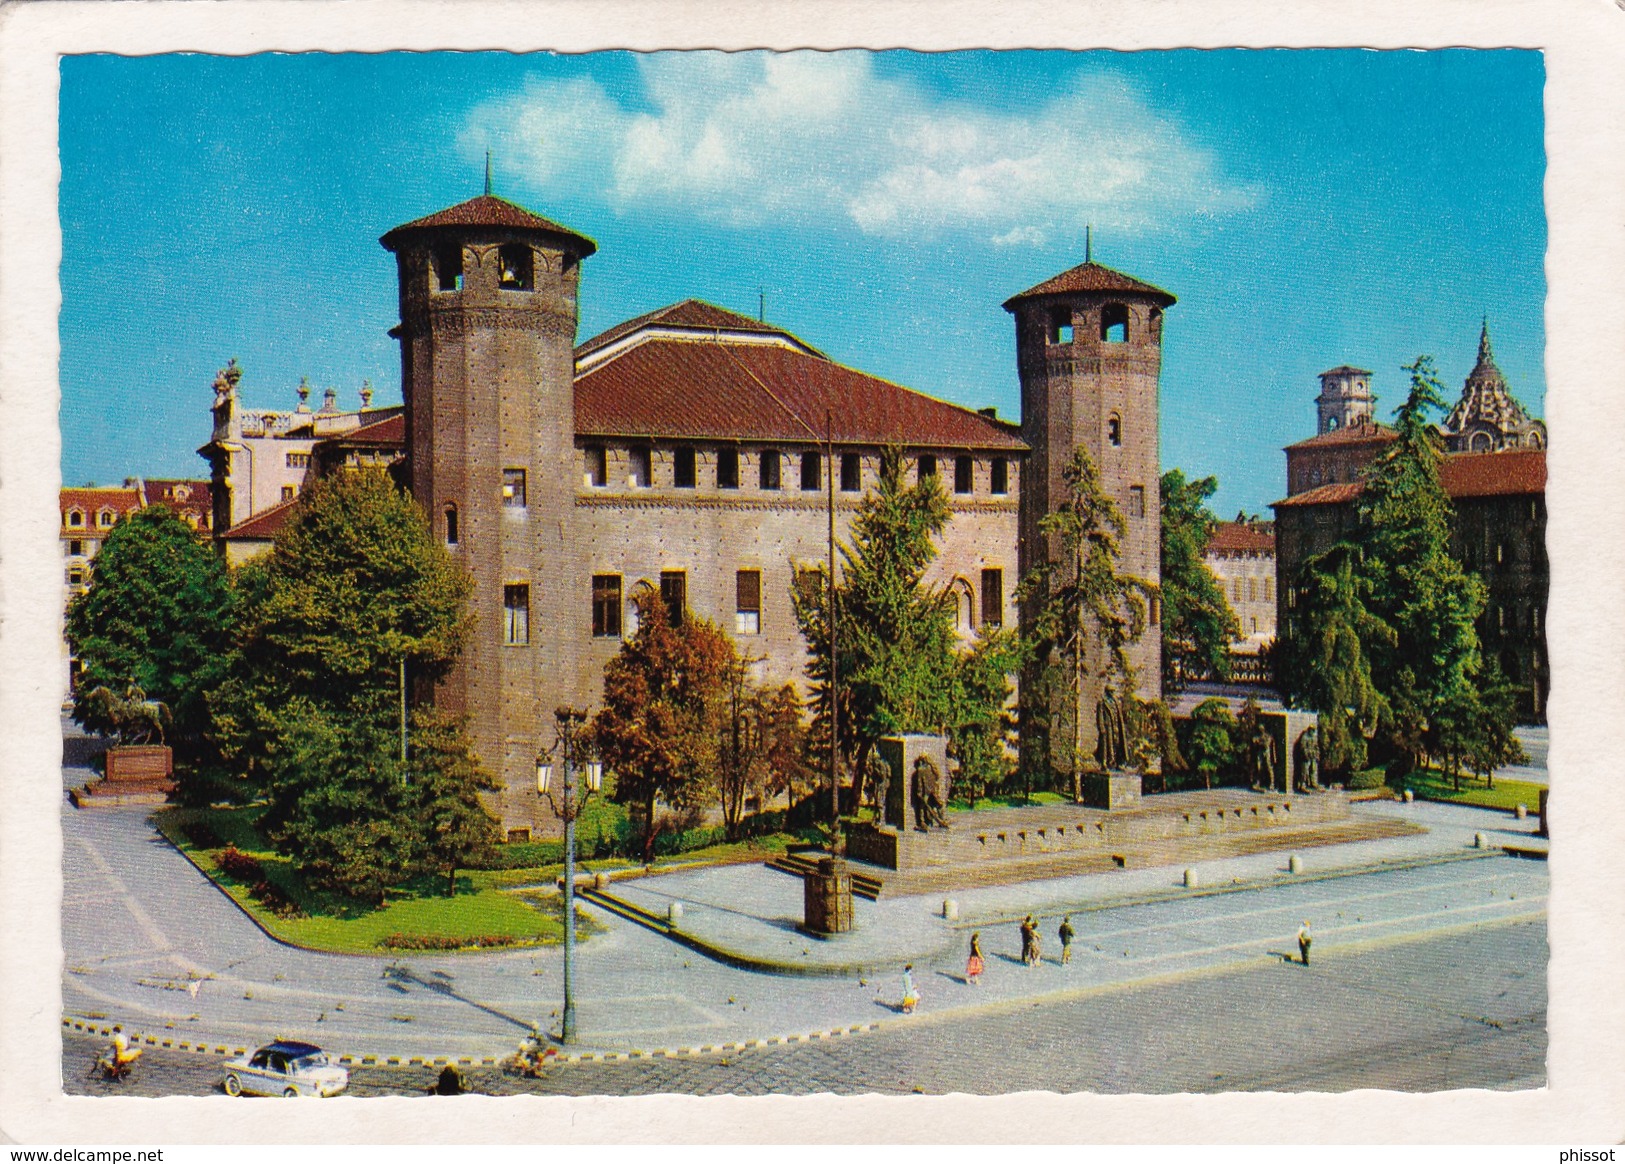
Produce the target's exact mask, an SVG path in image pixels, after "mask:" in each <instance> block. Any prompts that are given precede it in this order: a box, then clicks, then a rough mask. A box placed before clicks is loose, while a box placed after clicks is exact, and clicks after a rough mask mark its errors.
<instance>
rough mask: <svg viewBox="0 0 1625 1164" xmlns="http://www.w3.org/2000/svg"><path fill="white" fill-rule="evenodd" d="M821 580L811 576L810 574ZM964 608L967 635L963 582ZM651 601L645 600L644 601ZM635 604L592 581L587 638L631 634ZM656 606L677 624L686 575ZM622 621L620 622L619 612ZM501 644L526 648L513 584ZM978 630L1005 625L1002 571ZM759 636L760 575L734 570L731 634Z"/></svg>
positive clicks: (611, 586)
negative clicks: (663, 609)
mask: <svg viewBox="0 0 1625 1164" xmlns="http://www.w3.org/2000/svg"><path fill="white" fill-rule="evenodd" d="M809 573H810V574H811V575H813V576H821V575H819V574H818V572H817V571H816V570H814V571H810V572H809ZM958 586H959V587H960V588H962V590H963V598H964V603H963V605H961V606H958V607H956V610H955V618H956V621H957V622H958V623H959V625H960V628H961V629H964V630H969V629H972V627H973V626H974V625H975V624H974V623H973V622H972V621H971V616H970V611H971V609H972V607H971V605H970V603H971V602H972V601H973V596H971V595H970V593H969V584H968V583H965V582H964V581H963V580H962V579H960V580H958ZM652 596H653V595H652V594H650V595H649V597H652ZM639 601H640V600H639V599H634V600H633V602H632V603H630V604H624V603H623V601H622V588H621V576H620V575H619V574H594V575H593V576H592V635H593V637H594V638H597V639H618V638H621V637H622V635H623V631H624V633H626V634H629V635H631V634H636V633H637V629H638V626H637V624H638V617H637V611H638V608H639ZM660 601H661V603H662V605H664V607H665V609H666V617H667V618H668V619H669V620H670V621H671V622H672V623H673V624H681V623H682V621H683V619H684V618H685V617H686V616H687V611H688V574H687V573H686V572H685V571H682V570H663V571H661V574H660ZM623 609H624V610H625V611H626V614H627V617H626V619H625V620H624V623H623V619H622V611H623ZM502 610H503V618H502V641H503V642H504V643H505V644H506V645H508V646H511V647H522V646H526V645H528V644H529V642H530V584H529V583H528V582H514V583H509V584H508V585H505V586H504V587H503V588H502ZM981 616H982V617H981V625H982V626H985V627H989V628H992V627H998V626H1002V625H1003V624H1004V571H1003V570H1001V569H987V570H983V571H982V611H981ZM761 633H762V572H761V571H760V570H738V571H735V573H734V634H736V635H759V634H761Z"/></svg>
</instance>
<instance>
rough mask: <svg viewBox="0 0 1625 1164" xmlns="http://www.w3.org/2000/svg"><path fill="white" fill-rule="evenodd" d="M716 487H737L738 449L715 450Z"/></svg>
mask: <svg viewBox="0 0 1625 1164" xmlns="http://www.w3.org/2000/svg"><path fill="white" fill-rule="evenodd" d="M717 488H718V489H738V488H739V450H738V449H718V450H717Z"/></svg>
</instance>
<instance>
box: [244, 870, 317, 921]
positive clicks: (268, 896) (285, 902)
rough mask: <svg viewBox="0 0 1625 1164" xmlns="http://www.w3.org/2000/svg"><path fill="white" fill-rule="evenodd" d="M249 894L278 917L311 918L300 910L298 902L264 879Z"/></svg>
mask: <svg viewBox="0 0 1625 1164" xmlns="http://www.w3.org/2000/svg"><path fill="white" fill-rule="evenodd" d="M249 892H250V893H252V894H253V895H254V898H255V900H257V901H258V902H259V903H260V904H261V905H263V906H264V907H265V908H266V909H268V910H270V911H271V912H272V913H274V914H275V915H276V916H277V917H281V918H298V917H308V916H309V915H308V914H307V913H305V911H304V910H303V909H301V908H299V904H298V902H296V901H294V900H293V899H292V898H291V897H289V896H288V895H287V894H286V893H284V892H282V890H281V889H279V888H277V887H276V886H275V885H272V884H271V883H270V882H269V881H267V880H265V879H264V878H263V877H262V878H260V880H258V881H256V882H255V883H254V885H253V887H252V888H251V889H249Z"/></svg>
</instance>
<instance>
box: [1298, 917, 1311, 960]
mask: <svg viewBox="0 0 1625 1164" xmlns="http://www.w3.org/2000/svg"><path fill="white" fill-rule="evenodd" d="M1313 940H1314V936H1313V935H1312V934H1310V932H1309V922H1308V921H1307V920H1305V921H1304V923H1303V925H1301V926H1299V927H1298V953H1299V954H1300V955H1301V956H1302V957H1303V964H1304V965H1305V966H1307V965H1309V943H1310V942H1312V941H1313Z"/></svg>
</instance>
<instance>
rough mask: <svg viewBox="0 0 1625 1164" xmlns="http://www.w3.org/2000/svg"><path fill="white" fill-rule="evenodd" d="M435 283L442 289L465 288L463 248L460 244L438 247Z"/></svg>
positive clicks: (435, 258) (435, 257)
mask: <svg viewBox="0 0 1625 1164" xmlns="http://www.w3.org/2000/svg"><path fill="white" fill-rule="evenodd" d="M434 273H435V284H436V286H437V287H438V288H439V289H440V290H442V291H461V290H462V289H463V248H462V247H461V246H459V245H455V244H452V245H447V246H441V247H436V248H435V252H434Z"/></svg>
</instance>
